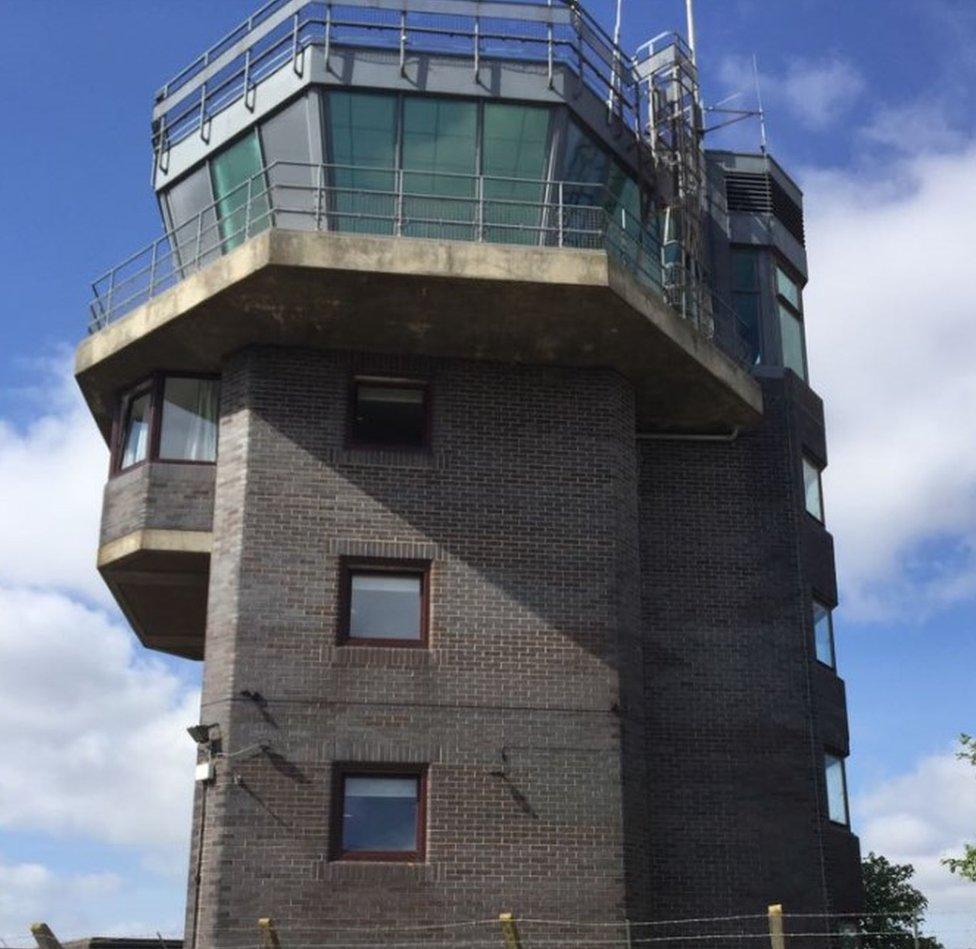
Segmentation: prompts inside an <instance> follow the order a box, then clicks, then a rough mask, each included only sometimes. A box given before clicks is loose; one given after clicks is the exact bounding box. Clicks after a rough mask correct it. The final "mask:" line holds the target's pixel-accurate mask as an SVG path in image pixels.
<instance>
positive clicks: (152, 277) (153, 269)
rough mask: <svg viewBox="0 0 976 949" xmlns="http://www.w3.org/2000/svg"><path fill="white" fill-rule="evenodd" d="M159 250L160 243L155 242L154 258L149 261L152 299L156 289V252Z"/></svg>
mask: <svg viewBox="0 0 976 949" xmlns="http://www.w3.org/2000/svg"><path fill="white" fill-rule="evenodd" d="M158 248H159V241H158V240H157V241H153V245H152V257H151V258H150V261H149V296H150V297H152V295H153V291H154V290H155V289H156V251H157V249H158Z"/></svg>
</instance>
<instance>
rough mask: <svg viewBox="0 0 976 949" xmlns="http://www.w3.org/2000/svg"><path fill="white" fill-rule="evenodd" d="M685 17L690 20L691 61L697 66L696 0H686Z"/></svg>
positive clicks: (689, 46) (689, 43)
mask: <svg viewBox="0 0 976 949" xmlns="http://www.w3.org/2000/svg"><path fill="white" fill-rule="evenodd" d="M685 18H686V19H687V21H688V48H689V49H690V50H691V62H692V65H693V66H697V65H698V63H697V61H696V54H695V0H685Z"/></svg>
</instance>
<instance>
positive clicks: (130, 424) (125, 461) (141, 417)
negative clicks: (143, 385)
mask: <svg viewBox="0 0 976 949" xmlns="http://www.w3.org/2000/svg"><path fill="white" fill-rule="evenodd" d="M151 396H152V392H151V390H149V389H143V390H142V391H138V392H135V393H133V394H132V395H130V396H129V397H128V398H126V399H125V401H124V402H123V406H124V408H123V416H124V417H123V420H122V433H121V453H120V455H119V460H118V468H119V470H120V471H124V470H125V469H126V468H131V467H132V466H133V465H137V464H139V462H140V461H145V460H146V459H147V458H148V457H149V437H150V431H151V417H150V413H151V409H152V398H151Z"/></svg>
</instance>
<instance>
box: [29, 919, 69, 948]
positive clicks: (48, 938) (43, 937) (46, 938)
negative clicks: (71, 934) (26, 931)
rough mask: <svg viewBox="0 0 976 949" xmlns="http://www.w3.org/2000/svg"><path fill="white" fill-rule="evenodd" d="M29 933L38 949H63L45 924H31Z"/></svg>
mask: <svg viewBox="0 0 976 949" xmlns="http://www.w3.org/2000/svg"><path fill="white" fill-rule="evenodd" d="M30 931H31V935H32V936H33V937H34V942H36V943H37V945H38V949H64V947H63V946H62V945H61V943H60V942H59V941H58V937H57V936H55V935H54V933H52V932H51V928H50V927H49V926H48V924H47V923H31V928H30Z"/></svg>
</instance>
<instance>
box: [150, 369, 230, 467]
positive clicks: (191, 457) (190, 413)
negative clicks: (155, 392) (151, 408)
mask: <svg viewBox="0 0 976 949" xmlns="http://www.w3.org/2000/svg"><path fill="white" fill-rule="evenodd" d="M217 397H218V387H217V381H216V380H215V379H192V378H190V379H188V378H181V377H179V376H168V377H167V378H166V379H165V380H164V382H163V418H162V424H161V430H160V439H159V457H160V459H162V460H164V461H216V460H217Z"/></svg>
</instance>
